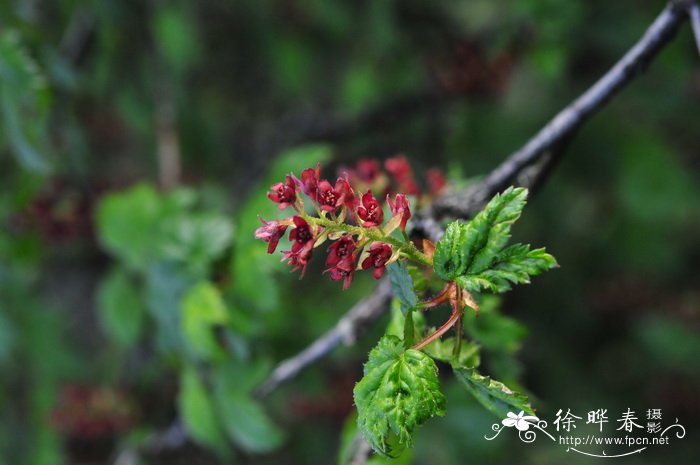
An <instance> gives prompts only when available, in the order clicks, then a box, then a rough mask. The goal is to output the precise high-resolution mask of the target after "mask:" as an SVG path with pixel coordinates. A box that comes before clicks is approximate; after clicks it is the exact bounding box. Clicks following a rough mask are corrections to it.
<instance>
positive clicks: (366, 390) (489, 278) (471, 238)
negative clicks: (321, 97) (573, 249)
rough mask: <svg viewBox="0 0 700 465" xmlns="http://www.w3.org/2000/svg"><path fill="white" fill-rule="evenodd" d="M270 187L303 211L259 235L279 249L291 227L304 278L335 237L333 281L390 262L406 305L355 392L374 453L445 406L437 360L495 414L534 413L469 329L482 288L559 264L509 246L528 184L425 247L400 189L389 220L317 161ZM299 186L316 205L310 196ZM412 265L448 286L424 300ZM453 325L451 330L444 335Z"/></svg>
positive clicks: (400, 441) (404, 442)
mask: <svg viewBox="0 0 700 465" xmlns="http://www.w3.org/2000/svg"><path fill="white" fill-rule="evenodd" d="M271 189H272V192H271V193H269V194H268V197H269V198H270V199H271V200H273V201H274V202H276V203H278V204H279V208H280V209H281V210H282V209H285V208H288V207H291V208H292V209H294V210H295V212H296V214H295V215H294V216H292V217H289V218H286V219H282V220H279V221H270V222H268V221H264V220H263V223H264V225H263V226H262V227H261V228H259V229H258V230H257V231H256V237H258V238H260V239H263V240H265V241H266V242H268V244H269V247H268V252H269V253H273V252H274V250H275V248H276V247H277V245H278V243H279V241H280V239H281V238H283V237H284V235H285V234H286V231H287V229H290V230H291V231H290V232H289V240H290V241H291V250H289V251H286V252H283V254H284V259H285V260H287V261H288V262H289V264H290V265H291V266H293V267H294V269H295V270H296V269H301V270H302V276H303V274H304V272H305V270H306V267H307V266H308V264H309V262H310V260H311V257H312V255H313V251H314V250H315V249H316V248H317V247H319V246H320V245H322V244H323V243H325V242H326V241H333V243H332V245H330V247H329V248H328V252H329V254H328V257H327V259H326V265H327V266H329V267H330V268H328V269H327V270H326V271H327V272H329V273H330V277H331V279H333V280H336V281H337V280H343V281H344V285H343V287H344V288H347V287H348V286H349V285H350V283H351V282H352V277H353V274H354V273H355V271H356V270H359V269H367V268H371V267H373V268H374V269H375V273H374V277H375V278H380V277H381V276H382V274H383V273H384V270H385V269H388V272H389V276H390V280H391V284H392V288H393V292H394V295H395V298H396V299H397V302H398V307H399V308H400V310H401V312H400V313H396V315H395V317H394V321H393V322H392V325H390V327H389V330H388V331H387V334H385V335H384V337H382V338H381V339H380V341H379V343H378V345H377V346H376V347H375V348H374V349H373V350H372V351H371V352H370V354H369V359H368V361H367V363H366V364H365V367H364V377H363V378H362V379H361V380H360V381H359V382H358V383H357V385H356V386H355V390H354V397H355V404H356V406H357V411H358V416H357V423H358V429H359V431H360V432H361V433H362V434H363V436H364V437H365V439H366V440H367V441H368V442H369V444H370V445H371V446H372V448H373V449H374V450H375V451H376V452H378V453H380V454H382V455H385V456H391V457H393V456H397V455H399V454H400V452H401V451H402V450H403V449H404V448H405V447H407V446H411V444H412V435H413V432H414V430H415V429H416V428H417V427H418V426H420V425H422V424H423V423H425V422H426V421H427V420H428V419H430V418H431V417H433V416H442V415H444V414H445V411H446V410H445V397H444V395H443V393H442V392H441V390H440V383H439V379H438V368H437V365H436V364H435V361H434V360H439V361H442V362H445V363H448V364H450V365H451V367H452V369H453V371H454V373H455V376H456V377H457V379H458V380H459V381H460V382H461V383H462V384H463V385H464V386H465V388H466V389H467V391H468V392H470V393H471V394H472V395H473V396H474V397H475V398H476V399H477V400H478V401H479V402H481V403H482V404H483V405H484V406H485V407H486V408H487V409H489V410H491V411H493V412H495V413H496V414H499V415H505V414H506V413H507V412H508V411H509V410H512V409H516V410H522V411H525V412H527V413H529V414H532V413H533V410H532V407H531V406H530V404H529V403H528V400H527V398H526V397H525V396H524V395H522V394H520V393H517V392H515V391H512V390H511V389H509V388H507V387H506V386H505V385H504V384H503V383H501V382H498V381H495V380H492V379H490V378H489V377H486V376H483V375H481V374H480V373H479V372H478V371H477V367H478V361H479V358H478V357H477V356H476V354H477V353H478V350H479V348H478V347H477V346H475V345H474V344H473V343H472V342H471V341H467V340H465V339H464V337H463V319H464V315H465V311H466V309H467V308H470V309H471V310H473V311H474V312H475V313H476V314H477V315H478V313H479V303H478V301H479V297H478V295H479V293H481V292H484V291H486V292H491V293H503V292H506V291H508V290H510V289H511V285H512V284H524V283H529V282H530V276H532V275H537V274H540V273H541V272H543V271H545V270H548V269H550V268H553V267H555V266H557V263H556V261H555V259H554V257H552V256H551V255H549V254H548V253H546V252H545V250H544V249H543V248H540V249H530V246H528V245H524V244H514V245H510V246H508V242H509V239H510V230H511V226H512V225H513V223H515V221H516V220H517V219H518V218H519V217H520V215H521V212H522V210H523V208H524V206H525V202H526V198H527V189H524V188H513V187H510V188H508V189H506V190H505V191H503V192H502V193H501V194H497V195H496V196H495V197H494V198H493V199H491V201H490V202H488V204H487V205H486V206H485V207H484V209H483V210H482V211H481V212H479V213H478V214H477V215H476V216H475V217H474V218H473V219H472V220H471V221H469V222H461V221H454V222H452V223H450V224H449V225H448V226H447V229H446V232H445V235H444V236H443V237H442V239H440V240H439V241H438V242H437V244H433V243H431V242H430V241H427V240H424V241H423V242H422V244H420V248H419V246H417V245H416V244H414V242H413V241H412V240H411V239H410V238H409V236H408V235H407V233H406V223H407V221H408V219H409V218H410V217H411V211H410V204H409V201H408V198H407V197H406V195H404V194H397V195H396V197H395V200H394V201H391V197H390V196H387V200H388V204H389V207H390V211H391V213H392V215H393V216H392V218H391V219H390V220H389V221H387V222H386V224H385V223H384V213H383V210H382V207H381V205H380V203H379V201H378V200H377V199H376V198H375V197H374V195H373V194H372V191H371V190H368V191H367V192H366V193H364V194H363V195H362V196H361V197H360V196H359V195H358V194H356V193H355V191H354V190H353V189H352V187H351V186H350V182H349V181H348V180H347V179H345V178H342V177H341V178H339V179H338V181H337V182H336V183H335V186H332V185H331V184H330V183H329V182H328V181H325V180H323V179H320V168H316V169H315V170H314V169H307V170H304V171H303V172H302V174H301V179H299V178H296V177H295V176H294V175H288V176H286V178H285V181H284V182H282V183H278V184H275V185H273V186H272V188H271ZM302 193H303V194H305V196H306V198H307V199H309V200H310V201H311V206H309V205H308V204H305V203H304V200H303V198H302ZM311 212H313V213H315V215H314V214H312V213H311ZM409 265H410V266H411V267H413V268H414V269H413V271H414V274H416V273H417V272H418V270H417V269H416V268H415V266H418V267H421V268H426V269H427V272H428V275H427V276H428V280H429V281H432V282H433V284H435V283H442V284H440V285H441V286H442V290H441V291H440V292H439V293H438V294H437V295H436V296H435V297H432V298H429V299H427V300H419V297H418V294H417V293H422V292H423V291H424V290H425V287H426V286H425V283H423V284H421V285H418V286H416V285H415V284H414V280H413V278H412V276H411V272H410V271H409ZM377 271H378V272H377ZM417 288H418V289H417ZM442 304H449V306H450V307H451V309H452V313H451V314H450V316H449V318H448V319H447V320H446V321H445V322H444V323H443V324H442V325H441V326H440V327H439V328H437V329H428V328H427V325H426V323H425V319H424V318H423V315H422V312H425V311H429V310H431V309H433V308H435V307H437V306H439V305H442ZM398 327H402V330H400V331H399V330H397V329H396V328H398ZM453 328H454V332H455V335H454V337H452V338H449V339H441V338H442V336H443V335H445V334H446V333H447V332H448V331H449V330H450V329H453Z"/></svg>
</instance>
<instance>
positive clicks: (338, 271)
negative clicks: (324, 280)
mask: <svg viewBox="0 0 700 465" xmlns="http://www.w3.org/2000/svg"><path fill="white" fill-rule="evenodd" d="M356 258H357V255H356V254H354V253H353V254H351V255H348V256H347V257H345V258H343V259H342V260H340V261H339V262H338V263H336V264H335V265H334V266H332V267H331V268H328V269H327V270H326V271H324V273H327V272H330V273H331V279H332V280H333V281H340V280H341V279H342V280H343V289H347V288H348V287H350V284H351V283H352V277H353V273H354V272H355V259H356Z"/></svg>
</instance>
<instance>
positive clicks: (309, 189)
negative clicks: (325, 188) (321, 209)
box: [294, 163, 321, 202]
mask: <svg viewBox="0 0 700 465" xmlns="http://www.w3.org/2000/svg"><path fill="white" fill-rule="evenodd" d="M320 178H321V164H320V163H319V164H317V165H316V169H313V168H307V169H305V170H304V171H302V172H301V179H298V178H296V177H295V178H294V181H295V182H296V184H297V186H299V188H300V189H301V191H302V192H303V193H304V194H306V195H307V196H309V198H310V199H311V200H313V201H314V202H315V201H316V198H317V193H318V183H319V180H320Z"/></svg>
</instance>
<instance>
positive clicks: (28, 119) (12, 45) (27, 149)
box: [0, 30, 51, 173]
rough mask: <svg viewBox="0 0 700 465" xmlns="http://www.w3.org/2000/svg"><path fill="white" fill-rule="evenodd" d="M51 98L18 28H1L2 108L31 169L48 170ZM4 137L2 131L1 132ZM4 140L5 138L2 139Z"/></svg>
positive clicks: (16, 150) (14, 144) (16, 148)
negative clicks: (16, 29) (47, 122)
mask: <svg viewBox="0 0 700 465" xmlns="http://www.w3.org/2000/svg"><path fill="white" fill-rule="evenodd" d="M50 100H51V94H50V91H49V87H48V85H47V84H46V79H45V78H44V76H43V74H42V73H41V72H40V70H39V67H38V65H37V64H36V62H35V61H34V60H33V59H32V58H31V57H30V56H29V54H28V53H27V52H26V50H25V49H24V47H23V46H22V44H21V41H20V36H19V33H18V32H17V31H14V30H5V31H4V32H0V106H1V108H0V110H2V122H3V126H4V127H5V131H6V135H7V138H8V142H9V144H10V147H11V148H12V153H13V154H14V155H15V157H16V158H17V160H18V161H19V163H20V164H21V165H22V166H23V167H24V168H25V169H28V170H31V171H34V172H38V173H46V172H48V171H49V169H50V165H49V162H48V161H47V158H46V150H47V147H46V144H45V136H46V133H47V128H46V119H47V116H48V107H49V103H50ZM0 137H1V135H0ZM0 142H2V140H0Z"/></svg>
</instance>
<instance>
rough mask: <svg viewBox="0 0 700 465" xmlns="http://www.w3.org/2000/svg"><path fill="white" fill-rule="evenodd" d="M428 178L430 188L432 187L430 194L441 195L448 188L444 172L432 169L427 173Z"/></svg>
mask: <svg viewBox="0 0 700 465" xmlns="http://www.w3.org/2000/svg"><path fill="white" fill-rule="evenodd" d="M426 176H427V178H428V186H430V193H431V194H432V195H440V194H441V193H442V191H443V190H444V189H445V187H446V186H447V180H446V179H445V175H444V174H443V172H442V170H440V169H438V168H431V169H429V170H428V172H427V173H426Z"/></svg>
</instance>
